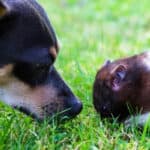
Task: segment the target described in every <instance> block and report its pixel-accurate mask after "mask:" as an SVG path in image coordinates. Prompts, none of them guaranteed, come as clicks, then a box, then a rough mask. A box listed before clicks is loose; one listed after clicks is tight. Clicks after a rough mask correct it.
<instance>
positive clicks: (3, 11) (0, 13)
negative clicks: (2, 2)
mask: <svg viewBox="0 0 150 150" xmlns="http://www.w3.org/2000/svg"><path fill="white" fill-rule="evenodd" d="M6 14H7V10H6V9H5V8H3V7H0V18H1V17H3V16H5V15H6Z"/></svg>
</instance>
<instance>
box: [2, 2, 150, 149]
mask: <svg viewBox="0 0 150 150" xmlns="http://www.w3.org/2000/svg"><path fill="white" fill-rule="evenodd" d="M39 2H40V3H41V5H42V6H43V7H44V8H45V10H46V12H47V13H48V16H49V18H50V20H51V23H52V25H53V27H54V29H55V32H56V33H57V37H58V39H59V42H60V46H61V50H60V53H59V56H58V58H57V61H56V63H55V66H56V68H57V70H58V71H59V73H60V74H61V75H62V76H63V78H64V79H65V81H66V82H67V83H68V85H69V86H70V87H71V88H72V90H73V91H74V93H75V94H76V95H77V97H78V98H79V99H80V100H81V101H82V102H83V105H84V109H83V111H82V112H81V113H80V115H78V116H77V117H76V118H75V119H73V120H70V121H68V122H66V123H65V124H58V123H57V122H56V121H55V120H54V121H53V122H52V123H51V124H48V123H47V122H46V121H45V122H43V123H38V122H36V121H35V120H33V119H32V118H30V117H28V116H26V115H24V114H23V113H20V112H18V111H16V110H13V109H12V108H10V107H8V106H6V105H4V104H2V103H1V104H0V149H5V150H7V149H12V150H25V149H27V150H53V149H55V150H72V149H73V150H80V149H81V150H99V149H102V150H114V149H115V150H129V149H130V150H137V149H138V150H149V149H150V130H146V128H145V130H144V131H141V130H138V128H131V129H129V130H127V129H125V128H124V126H123V125H122V124H118V123H116V122H114V123H110V122H109V121H108V120H104V121H101V120H100V118H99V116H98V115H97V113H96V112H95V110H94V108H93V104H92V84H93V81H94V78H95V74H96V71H97V70H98V68H99V67H100V66H101V65H102V64H103V63H104V61H105V60H107V59H110V60H115V59H117V58H120V57H124V56H131V55H134V54H137V53H140V52H143V51H148V48H149V45H150V13H149V9H150V2H149V0H142V1H136V0H95V1H94V0H53V1H50V0H39Z"/></svg>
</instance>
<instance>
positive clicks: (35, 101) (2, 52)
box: [0, 0, 82, 120]
mask: <svg viewBox="0 0 150 150" xmlns="http://www.w3.org/2000/svg"><path fill="white" fill-rule="evenodd" d="M58 52H59V46H58V42H57V39H56V35H55V32H54V30H53V28H52V25H51V23H50V21H49V19H48V17H47V15H46V12H45V11H44V9H43V8H42V7H41V6H40V4H38V3H37V2H36V1H35V0H0V99H1V101H3V102H4V103H6V104H8V105H10V106H12V107H13V108H16V109H19V110H21V111H23V112H25V113H26V114H29V115H31V116H33V117H34V118H36V119H38V120H43V119H45V118H49V117H52V116H53V115H55V114H59V113H60V114H61V115H60V116H68V117H69V118H73V117H75V116H76V115H78V114H79V113H80V111H81V110H82V103H81V102H80V101H79V100H78V98H77V97H76V96H75V95H74V94H73V92H72V91H71V89H70V88H69V87H68V86H67V84H66V83H65V82H64V81H63V79H62V78H61V77H60V75H59V74H58V72H57V71H56V69H55V67H54V66H53V64H54V62H55V59H56V57H57V55H58Z"/></svg>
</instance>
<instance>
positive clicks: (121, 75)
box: [111, 65, 127, 91]
mask: <svg viewBox="0 0 150 150" xmlns="http://www.w3.org/2000/svg"><path fill="white" fill-rule="evenodd" d="M126 73H127V69H126V66H124V65H117V66H116V67H115V68H114V69H113V71H112V73H111V74H112V81H111V84H112V85H111V87H112V89H113V90H114V91H118V90H119V89H120V87H121V82H122V81H123V80H124V79H125V77H126Z"/></svg>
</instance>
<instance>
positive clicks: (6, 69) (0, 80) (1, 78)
mask: <svg viewBox="0 0 150 150" xmlns="http://www.w3.org/2000/svg"><path fill="white" fill-rule="evenodd" d="M12 70H13V65H11V64H9V65H5V66H3V67H1V68H0V85H3V84H6V83H8V82H10V80H11V72H12Z"/></svg>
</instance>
